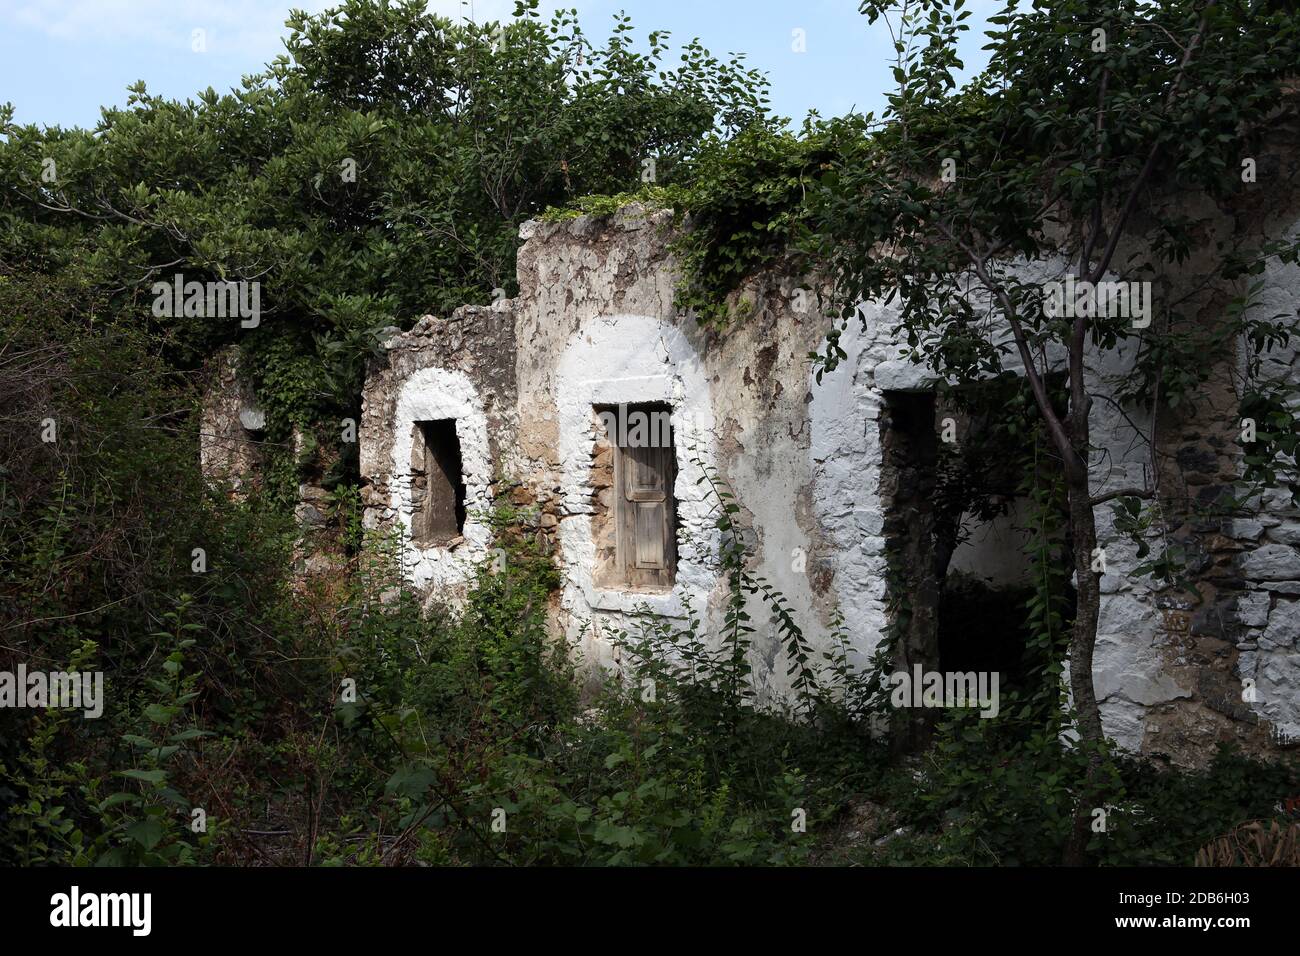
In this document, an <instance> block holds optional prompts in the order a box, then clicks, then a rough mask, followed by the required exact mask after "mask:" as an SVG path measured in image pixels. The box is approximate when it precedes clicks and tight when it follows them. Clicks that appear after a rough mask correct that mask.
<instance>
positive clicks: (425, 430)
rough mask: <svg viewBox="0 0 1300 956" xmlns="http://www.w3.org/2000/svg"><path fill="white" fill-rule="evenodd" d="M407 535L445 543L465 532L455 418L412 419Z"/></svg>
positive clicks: (421, 542)
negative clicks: (409, 526)
mask: <svg viewBox="0 0 1300 956" xmlns="http://www.w3.org/2000/svg"><path fill="white" fill-rule="evenodd" d="M411 505H412V512H413V514H412V520H411V537H412V539H413V540H414V541H415V543H416V544H418V545H424V546H425V547H430V546H445V545H448V544H450V543H452V542H453V541H454V540H455V539H456V538H459V537H460V536H461V535H462V534H463V533H464V531H465V479H464V476H463V475H462V473H461V461H460V439H459V437H457V435H456V420H455V419H454V418H441V419H438V420H436V421H429V422H416V423H415V426H414V434H413V435H412V442H411Z"/></svg>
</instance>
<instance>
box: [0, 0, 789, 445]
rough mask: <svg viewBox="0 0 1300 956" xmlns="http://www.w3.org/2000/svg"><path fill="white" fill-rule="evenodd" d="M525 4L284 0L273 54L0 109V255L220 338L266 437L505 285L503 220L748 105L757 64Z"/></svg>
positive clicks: (181, 337)
mask: <svg viewBox="0 0 1300 956" xmlns="http://www.w3.org/2000/svg"><path fill="white" fill-rule="evenodd" d="M537 5H538V4H537V0H528V2H523V3H519V4H518V6H517V10H516V15H515V17H514V18H513V19H511V20H510V21H508V22H504V23H486V24H474V23H465V22H453V21H451V20H448V19H446V18H443V17H439V16H436V15H433V14H430V13H428V12H426V10H425V4H423V3H421V2H419V0H402V2H399V3H394V4H390V3H387V2H382V0H347V2H345V3H343V4H342V5H341V6H339V7H338V8H336V9H333V10H330V11H326V12H324V13H321V14H319V15H317V16H307V15H305V14H303V13H299V12H295V13H294V14H293V15H292V16H291V17H290V19H289V26H290V28H291V33H290V35H289V37H288V38H287V40H286V53H285V54H284V55H282V56H280V57H278V58H277V59H276V60H275V61H274V62H272V63H271V64H270V65H269V66H268V67H267V69H266V70H265V71H264V72H263V73H261V74H258V75H255V76H249V77H246V78H245V79H244V80H243V82H242V85H241V87H240V88H239V89H236V90H232V91H231V92H229V93H226V94H218V93H217V92H216V91H214V90H212V89H208V90H206V91H204V92H202V93H200V94H198V96H197V97H196V98H195V99H193V100H188V101H186V102H184V103H180V102H173V101H169V100H166V99H163V98H161V97H158V96H154V95H151V94H150V93H148V92H147V90H146V89H145V87H144V85H143V84H137V85H136V86H133V87H132V88H131V96H130V98H129V101H128V105H127V106H126V108H124V109H106V110H105V111H104V112H103V116H102V119H101V120H100V122H99V124H98V126H97V127H96V129H94V130H82V129H69V130H65V129H60V128H46V129H41V128H38V127H36V126H34V125H29V126H18V125H15V124H13V123H12V122H11V117H12V110H11V109H4V108H0V132H3V134H4V136H3V141H0V181H3V182H4V183H5V187H4V189H3V190H2V191H0V268H3V269H5V270H6V271H12V270H15V269H18V268H20V267H22V268H23V269H28V270H36V271H39V272H42V273H45V274H57V275H60V276H62V277H64V278H65V279H67V280H68V281H70V282H73V283H76V284H79V285H80V286H82V287H84V288H85V289H86V290H87V294H92V293H93V294H94V295H95V296H96V297H99V298H103V299H105V303H104V309H105V310H106V311H107V312H108V313H109V314H113V315H121V316H129V317H131V318H132V319H133V320H134V321H135V322H136V323H137V324H139V325H143V326H144V327H146V328H147V330H148V331H149V332H150V334H151V335H153V336H155V337H156V339H157V340H158V341H161V342H162V343H164V349H165V354H166V355H167V356H168V358H169V360H170V361H172V362H173V363H174V364H176V365H178V366H180V367H192V366H193V365H195V364H197V363H198V362H200V361H201V360H202V359H203V358H204V357H205V356H207V355H209V354H210V353H211V352H212V351H213V350H214V349H215V348H217V347H219V346H221V345H223V344H226V343H228V342H231V341H236V340H237V341H239V342H240V344H241V345H242V346H244V347H245V348H246V350H247V353H248V354H249V355H250V357H251V362H250V363H249V364H250V367H252V368H253V369H254V370H255V372H256V375H257V379H258V381H257V384H258V386H259V390H260V392H261V393H262V395H261V397H262V399H263V401H264V403H265V404H266V406H267V410H268V413H269V416H270V422H269V427H270V430H271V437H272V438H273V439H277V440H280V439H283V438H284V437H286V436H287V429H288V428H289V426H290V425H294V424H296V425H299V426H300V427H301V426H305V425H307V424H308V423H310V422H312V421H318V420H319V421H324V420H326V419H330V418H337V417H339V416H340V415H346V414H348V413H349V411H350V410H352V409H354V408H355V406H356V404H357V402H358V401H359V399H358V395H359V392H360V387H359V386H360V376H361V371H362V367H363V362H364V358H365V356H366V354H367V351H368V350H369V349H370V348H372V347H373V344H374V342H375V339H376V335H377V333H378V331H379V330H380V329H382V328H383V327H385V326H390V325H394V324H398V325H400V324H403V323H405V322H408V321H411V320H413V319H414V318H416V317H418V316H419V315H421V314H424V313H425V312H429V311H434V312H446V311H449V310H450V309H452V308H454V307H456V306H458V305H460V304H462V303H465V302H476V301H478V302H481V301H487V300H490V299H491V298H492V297H493V295H494V290H501V291H500V292H497V293H495V294H497V295H500V294H503V293H508V292H510V291H511V290H512V287H513V284H514V253H515V249H516V247H517V245H518V226H519V224H520V222H522V221H523V220H524V219H526V218H528V217H530V216H533V215H536V214H537V213H539V212H540V211H542V210H543V209H545V208H547V207H548V206H550V205H559V204H563V203H564V202H565V201H566V200H567V199H569V198H570V197H573V196H575V195H582V194H586V193H599V192H618V191H621V190H625V189H629V188H633V187H635V186H639V185H641V183H642V182H643V181H644V180H646V179H651V178H653V179H654V180H656V181H659V182H663V183H672V182H673V181H674V180H675V179H676V178H678V177H679V176H681V175H682V174H683V172H684V167H683V165H682V160H683V159H684V158H686V157H687V156H689V154H690V153H691V151H692V150H693V149H694V148H695V146H696V144H697V143H698V142H699V140H700V139H701V137H702V136H703V135H704V134H705V133H708V132H711V131H721V132H723V133H727V132H729V131H730V132H734V131H735V130H738V129H741V128H743V127H744V126H746V125H747V124H749V123H750V122H752V121H753V120H754V119H756V118H758V117H761V116H762V115H763V114H764V112H765V110H766V80H765V79H764V78H763V77H762V76H761V75H759V74H758V73H756V72H755V71H753V70H749V69H747V68H745V67H744V66H743V65H742V64H741V63H740V62H739V61H738V60H736V59H732V60H730V61H727V62H724V61H720V60H718V59H717V58H715V57H713V56H712V55H710V54H709V53H708V52H707V51H706V50H704V49H703V48H702V47H701V46H700V45H699V44H698V42H694V41H693V42H690V43H687V44H686V45H685V46H684V47H683V48H682V49H681V53H680V61H679V62H678V63H677V65H670V64H669V63H667V62H666V60H667V58H668V56H669V55H670V47H669V37H668V34H666V33H663V32H654V33H651V34H650V35H649V37H648V42H647V44H646V45H647V46H648V49H646V50H645V51H644V52H642V50H641V49H639V44H637V43H636V42H635V40H634V35H633V29H632V25H631V23H630V22H629V21H628V19H627V18H626V17H623V16H619V17H616V18H615V22H614V28H613V31H612V34H611V35H610V37H609V39H608V40H607V42H606V43H605V44H604V45H602V46H597V45H594V44H592V43H591V41H590V40H588V38H587V37H586V35H585V34H584V33H583V31H582V29H581V28H580V26H579V24H578V22H577V19H576V14H574V13H571V12H567V11H561V12H559V13H557V14H555V15H554V17H553V18H552V19H551V20H550V21H549V22H543V21H542V19H541V17H540V15H539V13H538V11H537ZM176 273H183V274H184V276H185V279H186V280H198V281H207V280H216V281H220V280H247V281H257V282H260V283H261V289H260V295H261V302H260V305H261V312H262V318H261V321H260V324H259V325H258V326H257V327H256V328H245V329H241V328H240V323H239V322H236V321H231V320H212V319H206V318H197V317H189V318H186V317H175V318H165V317H156V316H151V315H150V313H151V311H152V304H153V301H154V294H153V292H152V291H151V287H152V285H153V283H155V282H157V281H159V280H163V281H170V280H171V279H172V277H173V276H174V275H175V274H176Z"/></svg>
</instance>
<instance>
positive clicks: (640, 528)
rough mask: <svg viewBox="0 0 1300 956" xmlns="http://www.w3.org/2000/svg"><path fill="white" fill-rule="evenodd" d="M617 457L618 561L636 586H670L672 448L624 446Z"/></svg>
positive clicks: (672, 559)
mask: <svg viewBox="0 0 1300 956" xmlns="http://www.w3.org/2000/svg"><path fill="white" fill-rule="evenodd" d="M618 459H619V465H618V475H617V478H618V486H619V487H618V488H617V492H618V505H619V528H618V550H619V563H620V564H621V565H622V567H623V571H624V574H625V575H626V577H627V582H628V584H630V585H632V586H634V587H639V586H649V587H666V586H670V585H671V584H672V583H673V569H674V564H675V559H676V553H675V552H676V545H677V539H676V532H675V530H674V527H673V525H674V520H673V516H674V511H675V508H674V504H673V478H674V476H675V471H676V458H675V457H674V455H673V449H672V447H671V446H669V447H667V448H628V447H620V448H619V449H618Z"/></svg>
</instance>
